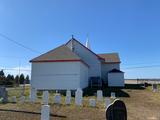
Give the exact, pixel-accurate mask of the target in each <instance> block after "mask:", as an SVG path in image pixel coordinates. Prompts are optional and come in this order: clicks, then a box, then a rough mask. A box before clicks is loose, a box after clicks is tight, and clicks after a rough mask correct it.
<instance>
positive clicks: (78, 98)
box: [75, 89, 83, 106]
mask: <svg viewBox="0 0 160 120" xmlns="http://www.w3.org/2000/svg"><path fill="white" fill-rule="evenodd" d="M82 100H83V91H82V90H81V89H77V91H76V96H75V104H76V105H78V106H81V105H82Z"/></svg>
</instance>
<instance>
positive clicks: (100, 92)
mask: <svg viewBox="0 0 160 120" xmlns="http://www.w3.org/2000/svg"><path fill="white" fill-rule="evenodd" d="M97 101H103V92H102V90H98V91H97Z"/></svg>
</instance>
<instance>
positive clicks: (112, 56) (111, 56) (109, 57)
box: [98, 53, 120, 63]
mask: <svg viewBox="0 0 160 120" xmlns="http://www.w3.org/2000/svg"><path fill="white" fill-rule="evenodd" d="M98 55H99V56H100V57H102V58H104V59H105V63H120V58H119V55H118V53H104V54H98Z"/></svg>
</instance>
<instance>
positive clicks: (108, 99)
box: [105, 97, 111, 107]
mask: <svg viewBox="0 0 160 120" xmlns="http://www.w3.org/2000/svg"><path fill="white" fill-rule="evenodd" d="M110 104H111V100H110V98H107V97H106V99H105V107H107V106H108V105H110Z"/></svg>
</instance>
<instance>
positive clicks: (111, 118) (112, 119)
mask: <svg viewBox="0 0 160 120" xmlns="http://www.w3.org/2000/svg"><path fill="white" fill-rule="evenodd" d="M106 120H127V109H126V106H125V104H124V102H123V101H121V100H119V99H116V100H114V102H113V103H112V104H110V105H109V106H108V107H107V109H106Z"/></svg>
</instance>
